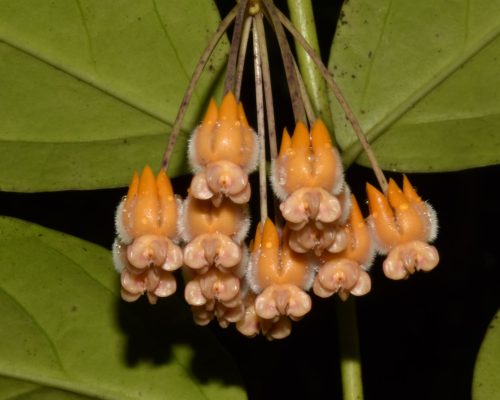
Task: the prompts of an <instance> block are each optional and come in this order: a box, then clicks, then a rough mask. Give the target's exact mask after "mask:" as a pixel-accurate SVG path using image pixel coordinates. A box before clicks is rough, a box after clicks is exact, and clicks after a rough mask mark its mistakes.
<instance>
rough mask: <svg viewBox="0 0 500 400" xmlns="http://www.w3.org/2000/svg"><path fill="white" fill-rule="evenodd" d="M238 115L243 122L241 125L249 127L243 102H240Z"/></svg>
mask: <svg viewBox="0 0 500 400" xmlns="http://www.w3.org/2000/svg"><path fill="white" fill-rule="evenodd" d="M238 117H239V120H240V122H241V126H243V127H244V128H248V127H249V125H248V120H247V116H246V115H245V109H244V108H243V104H241V103H238Z"/></svg>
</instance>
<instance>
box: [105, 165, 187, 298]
mask: <svg viewBox="0 0 500 400" xmlns="http://www.w3.org/2000/svg"><path fill="white" fill-rule="evenodd" d="M116 228H117V232H118V238H117V240H116V241H115V244H114V245H113V260H114V263H115V266H116V268H117V270H118V271H119V272H120V273H121V284H122V291H121V293H122V298H123V299H124V300H126V301H135V300H137V298H139V297H140V296H141V295H142V294H144V293H147V295H148V299H149V301H150V302H151V303H155V302H156V299H157V297H167V296H169V295H171V294H172V293H174V292H175V290H176V282H175V278H174V276H173V275H172V274H171V271H174V270H176V269H178V268H180V267H181V265H182V264H183V258H182V251H181V249H180V248H179V247H178V246H177V245H176V244H174V243H173V241H172V239H173V238H175V236H176V235H177V201H176V199H175V197H174V193H173V190H172V185H171V184H170V180H169V179H168V177H167V175H166V174H165V172H164V171H160V173H158V175H157V177H156V178H155V176H154V174H153V171H152V170H151V168H150V167H149V166H146V167H145V168H144V170H143V171H142V174H141V177H140V178H139V176H138V175H137V173H135V174H134V177H133V179H132V182H131V184H130V187H129V191H128V194H127V196H126V197H125V198H124V200H123V201H122V202H121V203H120V205H119V207H118V211H117V214H116Z"/></svg>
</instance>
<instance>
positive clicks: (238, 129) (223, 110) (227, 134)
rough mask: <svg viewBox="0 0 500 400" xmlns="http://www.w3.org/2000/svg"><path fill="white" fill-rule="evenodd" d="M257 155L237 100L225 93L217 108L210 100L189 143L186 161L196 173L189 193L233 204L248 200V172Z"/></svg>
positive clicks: (252, 133) (255, 161)
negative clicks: (225, 199) (230, 201)
mask: <svg viewBox="0 0 500 400" xmlns="http://www.w3.org/2000/svg"><path fill="white" fill-rule="evenodd" d="M257 157H258V145H257V139H256V135H255V133H254V131H253V129H252V128H250V126H249V125H248V122H247V119H246V116H245V112H244V110H243V106H242V104H241V103H238V102H237V101H236V98H235V97H234V95H233V94H232V93H231V92H228V93H227V94H226V95H225V96H224V99H223V100H222V104H221V106H220V109H219V110H217V105H216V104H215V101H214V100H211V101H210V104H209V106H208V110H207V112H206V114H205V118H204V119H203V122H202V123H201V124H200V125H199V126H198V128H196V130H195V131H194V133H193V136H192V138H191V141H190V143H189V160H190V162H191V165H192V166H193V169H194V171H195V173H196V175H195V176H194V177H193V180H192V182H191V195H192V196H193V197H195V198H197V199H201V200H208V199H210V200H212V202H214V204H220V202H221V201H222V198H223V197H228V198H229V199H231V200H232V201H233V202H235V203H239V204H242V203H247V202H248V200H249V199H250V185H249V183H248V173H250V172H252V171H253V170H254V169H255V166H256V163H257Z"/></svg>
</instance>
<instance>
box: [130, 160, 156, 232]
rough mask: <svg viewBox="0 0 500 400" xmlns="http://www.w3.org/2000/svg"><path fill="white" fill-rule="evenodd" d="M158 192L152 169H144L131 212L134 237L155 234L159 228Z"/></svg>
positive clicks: (147, 167)
mask: <svg viewBox="0 0 500 400" xmlns="http://www.w3.org/2000/svg"><path fill="white" fill-rule="evenodd" d="M159 209H160V204H159V201H158V190H157V188H156V179H155V176H154V174H153V171H152V169H151V168H150V167H149V166H148V165H147V166H146V167H144V169H143V171H142V174H141V177H140V179H139V187H138V189H137V201H136V203H135V207H134V210H133V214H134V216H133V231H134V237H138V236H140V235H143V234H148V233H151V234H153V233H157V231H158V227H159Z"/></svg>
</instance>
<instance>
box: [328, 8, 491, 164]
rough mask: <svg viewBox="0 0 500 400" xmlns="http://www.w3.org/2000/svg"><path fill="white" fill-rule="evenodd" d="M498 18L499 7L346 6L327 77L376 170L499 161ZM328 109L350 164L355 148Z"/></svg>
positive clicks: (339, 116) (341, 122) (343, 126)
mask: <svg viewBox="0 0 500 400" xmlns="http://www.w3.org/2000/svg"><path fill="white" fill-rule="evenodd" d="M499 15H500V0H478V1H470V0H457V1H454V2H449V1H433V2H427V1H412V0H402V1H395V0H381V1H376V2H374V1H369V0H350V1H346V2H344V6H343V8H342V12H341V18H340V21H339V24H338V27H337V32H336V35H335V38H334V42H333V47H332V52H331V57H330V62H329V69H330V71H331V72H332V73H333V74H334V76H335V78H336V79H337V81H338V83H339V86H340V87H341V89H342V91H343V93H344V95H345V96H346V98H347V99H348V102H349V103H350V105H351V106H352V108H353V110H354V113H355V115H356V116H357V118H358V119H359V121H360V123H361V126H362V128H363V130H364V131H365V132H366V133H367V136H368V138H369V139H370V141H372V142H373V147H374V151H375V153H376V156H377V158H378V160H379V161H380V163H381V165H382V167H383V168H385V169H390V170H395V171H396V170H398V171H424V172H427V171H450V170H458V169H463V168H470V167H478V166H484V165H489V164H495V163H499V162H500V151H499V149H500V74H499V73H498V71H499V70H500V56H499V54H500V19H499V18H498V16H499ZM332 99H333V97H332ZM332 107H333V113H334V123H335V127H336V131H335V134H336V136H337V141H338V143H339V144H340V145H341V147H342V149H344V150H345V158H346V161H347V163H350V162H352V161H354V160H355V159H356V158H357V157H358V155H359V154H360V151H361V150H360V146H359V144H358V143H357V141H356V139H355V136H354V133H353V131H352V128H351V127H350V125H349V124H348V122H347V120H346V119H345V117H344V113H343V112H342V111H340V107H339V106H338V104H337V103H336V101H335V100H332ZM358 161H359V162H360V163H362V164H364V165H368V162H367V159H366V157H364V156H363V157H361V158H359V159H358Z"/></svg>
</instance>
